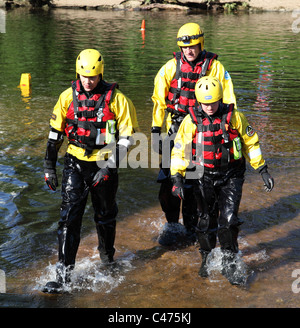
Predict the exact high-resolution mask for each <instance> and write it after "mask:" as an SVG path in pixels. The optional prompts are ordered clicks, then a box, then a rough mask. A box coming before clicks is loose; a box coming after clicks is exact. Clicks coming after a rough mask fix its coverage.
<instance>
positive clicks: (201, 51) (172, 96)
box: [151, 23, 236, 245]
mask: <svg viewBox="0 0 300 328" xmlns="http://www.w3.org/2000/svg"><path fill="white" fill-rule="evenodd" d="M177 45H178V46H179V48H180V51H179V52H176V53H174V58H173V59H170V60H169V61H168V62H167V63H166V64H165V65H163V66H162V68H161V69H160V70H159V72H158V73H157V75H156V77H155V80H154V91H153V95H152V100H153V114H152V128H151V138H152V148H153V149H154V151H155V152H159V153H161V154H162V163H161V170H160V172H159V175H158V182H159V183H161V186H160V191H159V200H160V204H161V207H162V210H163V212H164V213H165V216H166V220H167V223H166V225H165V227H164V229H163V232H162V233H161V235H160V237H159V239H158V242H159V243H160V244H161V245H172V244H176V243H177V241H178V239H177V237H178V236H177V235H176V233H173V231H178V230H179V231H180V229H176V228H175V229H173V228H174V226H175V227H176V226H177V227H178V225H179V223H178V221H179V217H180V206H181V203H182V217H183V223H184V226H185V231H186V232H187V234H186V237H187V239H189V237H192V238H191V240H193V238H194V235H195V234H194V221H195V218H196V215H195V211H196V205H195V200H194V197H193V195H192V194H191V186H190V184H189V181H188V180H187V181H186V183H185V186H186V188H185V190H184V193H185V197H184V200H182V201H181V200H180V199H179V198H176V197H174V196H173V195H172V193H171V188H172V183H171V180H170V169H169V165H170V164H169V160H168V159H169V157H170V149H171V148H172V147H173V140H174V137H175V135H176V132H177V130H178V128H179V126H180V123H181V122H182V120H183V119H184V117H185V116H186V115H187V113H188V110H189V108H192V107H193V106H194V104H195V94H194V90H195V83H196V82H197V81H198V79H199V78H201V77H202V76H215V77H217V78H218V79H219V80H220V81H221V83H222V86H223V90H224V96H223V97H224V101H226V102H228V103H234V104H236V98H235V94H234V90H233V84H232V80H231V77H230V74H229V73H228V72H227V71H226V70H225V68H224V66H223V65H222V64H221V62H220V61H219V60H217V58H218V55H217V54H214V53H211V52H208V51H206V50H205V48H204V32H203V31H202V29H201V28H200V26H199V25H198V24H196V23H187V24H184V25H183V26H181V27H180V29H179V30H178V34H177ZM165 112H167V114H168V115H167V119H166V130H167V133H168V136H167V137H166V138H165V139H164V140H162V137H161V132H162V126H163V124H164V117H165ZM164 158H167V160H164ZM181 231H182V230H181Z"/></svg>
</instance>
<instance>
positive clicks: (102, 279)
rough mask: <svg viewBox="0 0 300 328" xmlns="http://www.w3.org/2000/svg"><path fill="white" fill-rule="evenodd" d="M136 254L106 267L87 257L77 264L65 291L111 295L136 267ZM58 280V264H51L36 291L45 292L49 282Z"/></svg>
mask: <svg viewBox="0 0 300 328" xmlns="http://www.w3.org/2000/svg"><path fill="white" fill-rule="evenodd" d="M134 257H135V256H134V254H132V253H125V254H124V255H123V256H122V257H121V258H119V259H117V260H116V261H115V262H114V263H111V264H108V265H104V264H102V263H101V262H100V261H99V260H95V259H94V257H85V258H83V259H81V260H79V261H77V262H76V265H75V268H74V270H73V271H72V275H71V283H70V284H69V285H65V286H63V291H64V292H66V293H71V292H74V291H84V290H90V291H93V292H100V291H101V292H105V293H110V292H111V291H112V290H113V289H115V288H116V287H118V286H119V285H120V284H121V283H122V282H123V281H124V280H125V278H126V273H127V272H128V271H130V270H132V269H134V266H133V265H132V263H131V261H132V259H133V258H134ZM55 280H56V264H51V263H50V264H49V265H48V266H47V267H46V268H45V271H44V272H43V274H42V275H41V276H40V277H38V278H37V279H36V285H35V287H34V289H36V290H40V291H41V290H43V287H44V286H45V285H46V283H47V282H49V281H55Z"/></svg>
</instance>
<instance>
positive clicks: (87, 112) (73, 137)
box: [65, 80, 117, 155]
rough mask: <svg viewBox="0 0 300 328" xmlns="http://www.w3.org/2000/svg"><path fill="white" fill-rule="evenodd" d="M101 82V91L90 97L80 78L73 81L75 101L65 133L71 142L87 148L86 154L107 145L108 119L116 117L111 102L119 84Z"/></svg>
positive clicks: (67, 120) (68, 116)
mask: <svg viewBox="0 0 300 328" xmlns="http://www.w3.org/2000/svg"><path fill="white" fill-rule="evenodd" d="M100 83H101V85H100V90H101V91H100V92H101V93H95V94H93V95H92V96H91V97H90V98H88V97H87V96H86V93H85V92H84V91H83V89H82V87H81V83H80V81H79V80H77V81H75V82H73V83H72V89H73V101H72V102H71V104H70V105H69V109H68V112H67V119H66V128H65V133H66V136H67V137H68V141H69V143H71V144H73V145H75V146H77V147H81V148H84V149H86V153H85V155H88V154H90V153H91V152H92V151H93V149H100V148H103V147H104V146H105V145H106V144H105V141H104V140H105V133H106V121H108V120H114V119H115V115H114V113H112V112H111V111H110V109H109V104H110V101H111V97H112V94H113V92H114V90H115V88H116V87H117V84H116V83H113V84H109V83H106V82H104V81H101V82H100ZM98 87H99V86H98ZM100 136H102V137H101V138H100V142H99V137H100Z"/></svg>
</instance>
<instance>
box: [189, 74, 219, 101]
mask: <svg viewBox="0 0 300 328" xmlns="http://www.w3.org/2000/svg"><path fill="white" fill-rule="evenodd" d="M195 95H196V98H197V100H198V102H199V103H204V104H212V103H214V102H216V101H218V100H220V99H222V98H223V88H222V84H221V82H220V81H219V80H218V79H217V78H216V77H213V76H204V77H202V78H201V79H199V80H198V81H197V83H196V85H195Z"/></svg>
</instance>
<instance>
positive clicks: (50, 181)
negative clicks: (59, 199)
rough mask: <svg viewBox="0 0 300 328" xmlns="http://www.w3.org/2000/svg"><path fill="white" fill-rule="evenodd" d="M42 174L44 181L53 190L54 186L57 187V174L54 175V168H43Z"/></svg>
mask: <svg viewBox="0 0 300 328" xmlns="http://www.w3.org/2000/svg"><path fill="white" fill-rule="evenodd" d="M44 174H45V181H46V184H47V186H48V187H49V188H50V189H51V190H53V191H55V190H56V187H58V180H57V175H56V169H47V168H45V169H44Z"/></svg>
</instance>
